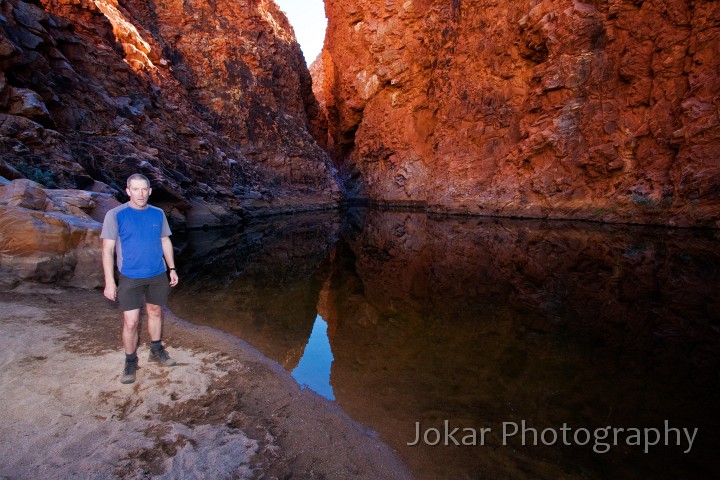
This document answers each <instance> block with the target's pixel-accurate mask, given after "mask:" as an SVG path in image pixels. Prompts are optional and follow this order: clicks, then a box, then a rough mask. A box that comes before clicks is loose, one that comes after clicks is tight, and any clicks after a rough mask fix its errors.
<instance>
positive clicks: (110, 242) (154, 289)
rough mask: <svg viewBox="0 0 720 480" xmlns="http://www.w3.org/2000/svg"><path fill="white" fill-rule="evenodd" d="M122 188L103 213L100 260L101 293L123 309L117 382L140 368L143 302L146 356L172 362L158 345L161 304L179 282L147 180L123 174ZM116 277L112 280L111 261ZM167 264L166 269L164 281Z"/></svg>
mask: <svg viewBox="0 0 720 480" xmlns="http://www.w3.org/2000/svg"><path fill="white" fill-rule="evenodd" d="M125 192H126V193H127V194H128V196H129V197H130V200H129V201H128V202H127V203H125V204H123V205H120V206H119V207H115V208H113V209H112V210H110V211H109V212H107V214H106V215H105V221H104V222H103V229H102V233H101V234H100V238H102V239H103V246H102V264H103V272H104V273H105V292H104V294H105V297H106V298H107V299H109V300H112V301H115V300H118V303H119V304H120V309H121V310H122V312H123V328H122V343H123V347H124V349H125V368H124V370H123V375H122V378H121V379H120V382H121V383H133V382H134V381H135V372H136V370H137V367H138V358H137V347H138V341H139V335H138V325H139V323H140V308H141V307H142V306H143V304H144V305H145V310H146V312H147V326H148V333H149V334H150V340H151V341H152V343H151V345H150V357H149V360H150V361H152V362H157V363H160V364H162V365H165V366H168V367H170V366H173V365H175V360H173V359H172V358H170V355H168V353H167V351H166V350H165V348H164V347H163V345H162V341H161V337H162V305H166V304H167V299H168V295H169V293H170V287H174V286H175V285H177V283H178V276H177V272H176V271H175V260H174V255H173V246H172V242H171V241H170V235H171V234H172V233H171V232H170V227H169V226H168V223H167V218H166V217H165V213H164V212H163V211H162V210H161V209H159V208H157V207H153V206H151V205H149V204H148V199H149V198H150V194H151V193H152V189H151V188H150V181H149V180H148V179H147V177H145V176H144V175H141V174H139V173H136V174H134V175H130V177H128V179H127V188H126V189H125ZM116 251H117V267H118V270H119V272H120V280H119V282H118V284H117V285H116V284H115V275H114V273H115V272H114V263H115V262H114V260H115V253H116ZM167 269H169V270H170V275H169V277H170V281H169V282H168V275H167Z"/></svg>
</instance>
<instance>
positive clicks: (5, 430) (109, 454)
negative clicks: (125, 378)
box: [0, 284, 410, 480]
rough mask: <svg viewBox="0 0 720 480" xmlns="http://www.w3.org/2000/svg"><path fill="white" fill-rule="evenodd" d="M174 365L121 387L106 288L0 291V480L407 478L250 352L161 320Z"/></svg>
mask: <svg viewBox="0 0 720 480" xmlns="http://www.w3.org/2000/svg"><path fill="white" fill-rule="evenodd" d="M164 337H165V338H164V340H165V343H166V346H167V347H168V351H169V352H170V353H171V355H172V356H173V358H175V359H176V360H177V361H178V365H176V366H175V367H171V368H165V367H161V366H158V365H156V364H151V363H148V362H146V361H145V360H146V358H147V354H148V351H149V349H148V346H147V342H148V338H147V334H146V332H143V333H142V334H141V347H140V349H139V351H138V355H139V357H140V369H139V371H138V379H137V381H136V382H135V383H134V384H131V385H123V384H121V383H120V382H119V379H120V374H121V371H122V366H123V361H124V356H123V354H122V350H121V347H120V312H119V311H118V310H117V308H116V307H115V306H114V305H112V304H110V302H108V301H106V300H105V299H104V298H103V297H102V293H101V292H99V291H94V292H89V291H83V290H72V289H56V288H48V287H44V286H39V285H32V284H25V285H21V286H20V287H17V288H15V289H13V290H10V291H8V290H1V289H0V400H1V401H2V413H1V414H0V438H2V441H1V442H0V459H1V461H0V478H44V479H52V478H62V479H65V478H172V479H182V478H187V479H192V478H208V479H210V478H211V479H223V478H251V479H255V478H262V479H273V478H278V479H290V478H293V479H306V478H307V479H312V478H319V479H320V478H322V479H352V478H358V479H360V478H367V479H373V480H376V479H394V478H409V477H410V475H409V473H408V472H407V470H406V468H405V466H404V465H403V464H402V462H401V461H400V460H399V459H398V458H397V456H396V455H395V453H394V452H393V451H391V449H390V448H389V447H388V446H387V445H385V444H384V443H382V442H381V441H380V440H379V439H378V437H377V436H376V435H375V434H374V433H373V432H371V431H368V430H367V429H365V428H364V427H362V426H361V425H359V424H357V423H356V422H354V421H353V420H352V419H350V418H349V417H347V415H345V414H344V413H343V412H342V411H341V410H340V409H339V408H338V407H337V406H336V405H335V404H334V403H332V402H329V401H327V400H324V399H322V398H321V397H319V396H317V395H315V394H314V393H312V392H310V391H307V390H301V389H300V388H299V387H298V386H297V385H296V383H295V382H294V381H293V380H292V378H291V377H290V376H289V374H287V373H286V372H285V371H284V370H283V369H282V368H281V367H280V366H279V365H277V364H275V363H273V362H271V361H270V360H268V359H266V358H265V357H263V356H262V355H261V354H260V353H259V352H257V351H256V350H254V349H253V348H252V347H250V346H249V345H247V344H245V343H244V342H242V341H240V340H237V339H235V338H232V337H229V336H226V335H224V334H222V333H219V332H217V331H214V330H211V329H208V328H202V327H196V326H193V325H190V324H188V323H186V322H184V321H182V320H181V319H178V318H175V317H174V316H172V314H170V313H168V314H166V319H165V333H164Z"/></svg>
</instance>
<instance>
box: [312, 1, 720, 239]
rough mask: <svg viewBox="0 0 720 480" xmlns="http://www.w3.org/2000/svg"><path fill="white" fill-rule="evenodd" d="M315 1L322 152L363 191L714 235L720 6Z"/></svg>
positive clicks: (497, 211) (719, 191)
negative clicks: (320, 42) (319, 7)
mask: <svg viewBox="0 0 720 480" xmlns="http://www.w3.org/2000/svg"><path fill="white" fill-rule="evenodd" d="M325 3H326V11H327V16H328V20H329V25H328V33H327V37H326V43H325V49H326V51H325V52H324V55H323V77H324V83H323V89H324V95H325V107H326V109H327V114H328V121H329V130H330V145H331V146H332V147H333V148H334V153H335V156H336V158H337V162H338V163H339V165H340V167H341V170H342V171H343V173H344V175H345V178H346V182H347V184H348V186H349V187H350V189H351V190H352V191H353V192H354V194H355V195H357V196H367V197H369V198H370V199H372V200H376V201H379V202H389V203H393V202H417V203H421V204H427V205H428V208H429V209H430V210H433V211H449V212H461V213H462V212H467V213H476V214H493V215H509V216H527V217H560V218H584V219H595V220H601V221H629V222H641V223H666V224H670V225H683V226H691V225H703V226H715V227H719V226H720V159H719V157H720V115H719V114H718V112H719V110H720V95H719V93H720V75H719V74H718V72H719V71H720V2H707V1H659V0H646V1H642V0H612V1H605V2H602V1H595V2H592V3H579V2H574V1H570V0H543V1H530V0H518V1H512V2H510V1H497V0H486V1H475V2H470V1H462V0H436V1H433V0H405V1H399V0H398V1H382V2H380V1H374V0H350V1H348V0H343V1H339V0H326V2H325Z"/></svg>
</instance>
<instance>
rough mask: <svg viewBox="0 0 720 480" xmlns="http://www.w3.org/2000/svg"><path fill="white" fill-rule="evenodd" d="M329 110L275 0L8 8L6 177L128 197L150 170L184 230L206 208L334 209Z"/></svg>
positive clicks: (2, 51)
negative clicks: (325, 144) (320, 135)
mask: <svg viewBox="0 0 720 480" xmlns="http://www.w3.org/2000/svg"><path fill="white" fill-rule="evenodd" d="M318 115H319V110H318V107H317V102H316V101H315V99H314V97H313V95H312V87H311V79H310V74H309V72H308V70H307V67H306V66H305V63H304V60H303V57H302V53H301V52H300V49H299V46H298V44H297V42H296V41H295V37H294V33H293V31H292V29H291V27H290V25H289V24H288V22H287V20H286V18H285V16H284V14H282V12H280V11H279V10H278V8H277V7H276V6H275V4H274V3H273V2H271V1H257V0H242V1H239V2H224V3H217V4H216V3H215V2H206V1H204V0H198V1H192V2H190V3H188V2H185V3H183V2H172V1H171V2H161V3H153V2H147V1H145V0H130V1H123V2H116V1H114V0H82V1H72V0H42V1H40V2H37V3H31V2H24V1H22V0H9V1H5V2H3V3H2V5H0V159H1V160H0V174H2V175H3V176H5V177H6V178H18V177H20V176H24V177H26V178H30V179H33V180H36V181H38V182H40V183H42V184H43V185H45V186H49V187H61V188H80V189H88V190H90V189H93V187H95V186H98V185H99V187H98V188H100V189H104V190H109V191H114V192H116V193H118V198H119V199H123V198H124V197H122V191H123V190H124V181H125V178H126V177H127V176H128V175H129V174H131V173H133V172H141V173H144V174H145V175H147V176H148V177H149V178H150V179H151V181H152V183H153V188H154V200H155V202H154V203H156V204H159V206H162V207H163V208H164V209H165V210H166V211H167V212H168V213H169V214H170V217H171V219H172V220H173V221H174V222H175V223H176V224H180V225H182V224H184V223H185V222H186V221H187V219H186V218H185V217H186V215H187V214H188V212H189V211H190V210H191V208H192V206H193V205H194V204H195V203H198V202H200V203H202V202H207V203H210V204H214V205H220V206H222V207H223V209H225V210H227V212H228V214H232V213H242V212H243V211H244V210H248V209H252V208H253V207H256V206H259V207H262V208H264V209H268V208H269V209H273V208H276V207H277V208H281V209H283V210H288V209H290V210H292V206H293V202H295V201H298V202H300V203H302V204H303V206H306V204H307V203H308V202H309V201H311V200H312V202H314V203H317V200H318V198H319V199H320V204H323V203H326V204H334V203H336V202H337V200H338V198H339V189H338V186H337V184H336V182H335V180H334V176H333V167H332V164H331V162H330V161H329V158H328V156H327V154H326V153H325V152H324V151H323V150H322V149H321V148H320V147H319V146H318V144H317V143H316V142H315V140H314V138H313V135H312V129H313V127H312V125H313V123H314V122H316V120H317V119H316V117H317V116H318ZM318 125H320V127H317V128H321V123H320V124H318ZM102 184H104V185H105V186H104V187H103V186H102ZM226 217H227V215H226V216H222V218H226ZM220 223H222V222H220Z"/></svg>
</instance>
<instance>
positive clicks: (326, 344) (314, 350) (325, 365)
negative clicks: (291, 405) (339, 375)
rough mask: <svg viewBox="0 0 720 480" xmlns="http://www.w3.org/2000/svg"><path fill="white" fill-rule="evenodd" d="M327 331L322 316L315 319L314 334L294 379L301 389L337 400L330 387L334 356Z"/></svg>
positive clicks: (306, 346)
mask: <svg viewBox="0 0 720 480" xmlns="http://www.w3.org/2000/svg"><path fill="white" fill-rule="evenodd" d="M327 329H328V324H327V322H326V321H325V320H323V318H322V317H321V316H320V315H318V316H317V317H315V324H314V325H313V329H312V333H310V338H309V339H308V343H307V345H305V350H304V351H303V356H302V357H301V358H300V361H299V362H298V365H297V367H295V368H294V369H293V371H292V377H293V378H294V379H295V380H296V381H297V382H298V384H299V385H300V386H301V387H304V388H309V389H311V390H313V391H314V392H316V393H318V394H320V395H322V396H323V397H325V398H327V399H328V400H335V394H334V393H333V389H332V385H330V370H331V367H332V362H333V354H332V350H331V348H330V339H329V338H328V335H327Z"/></svg>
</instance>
